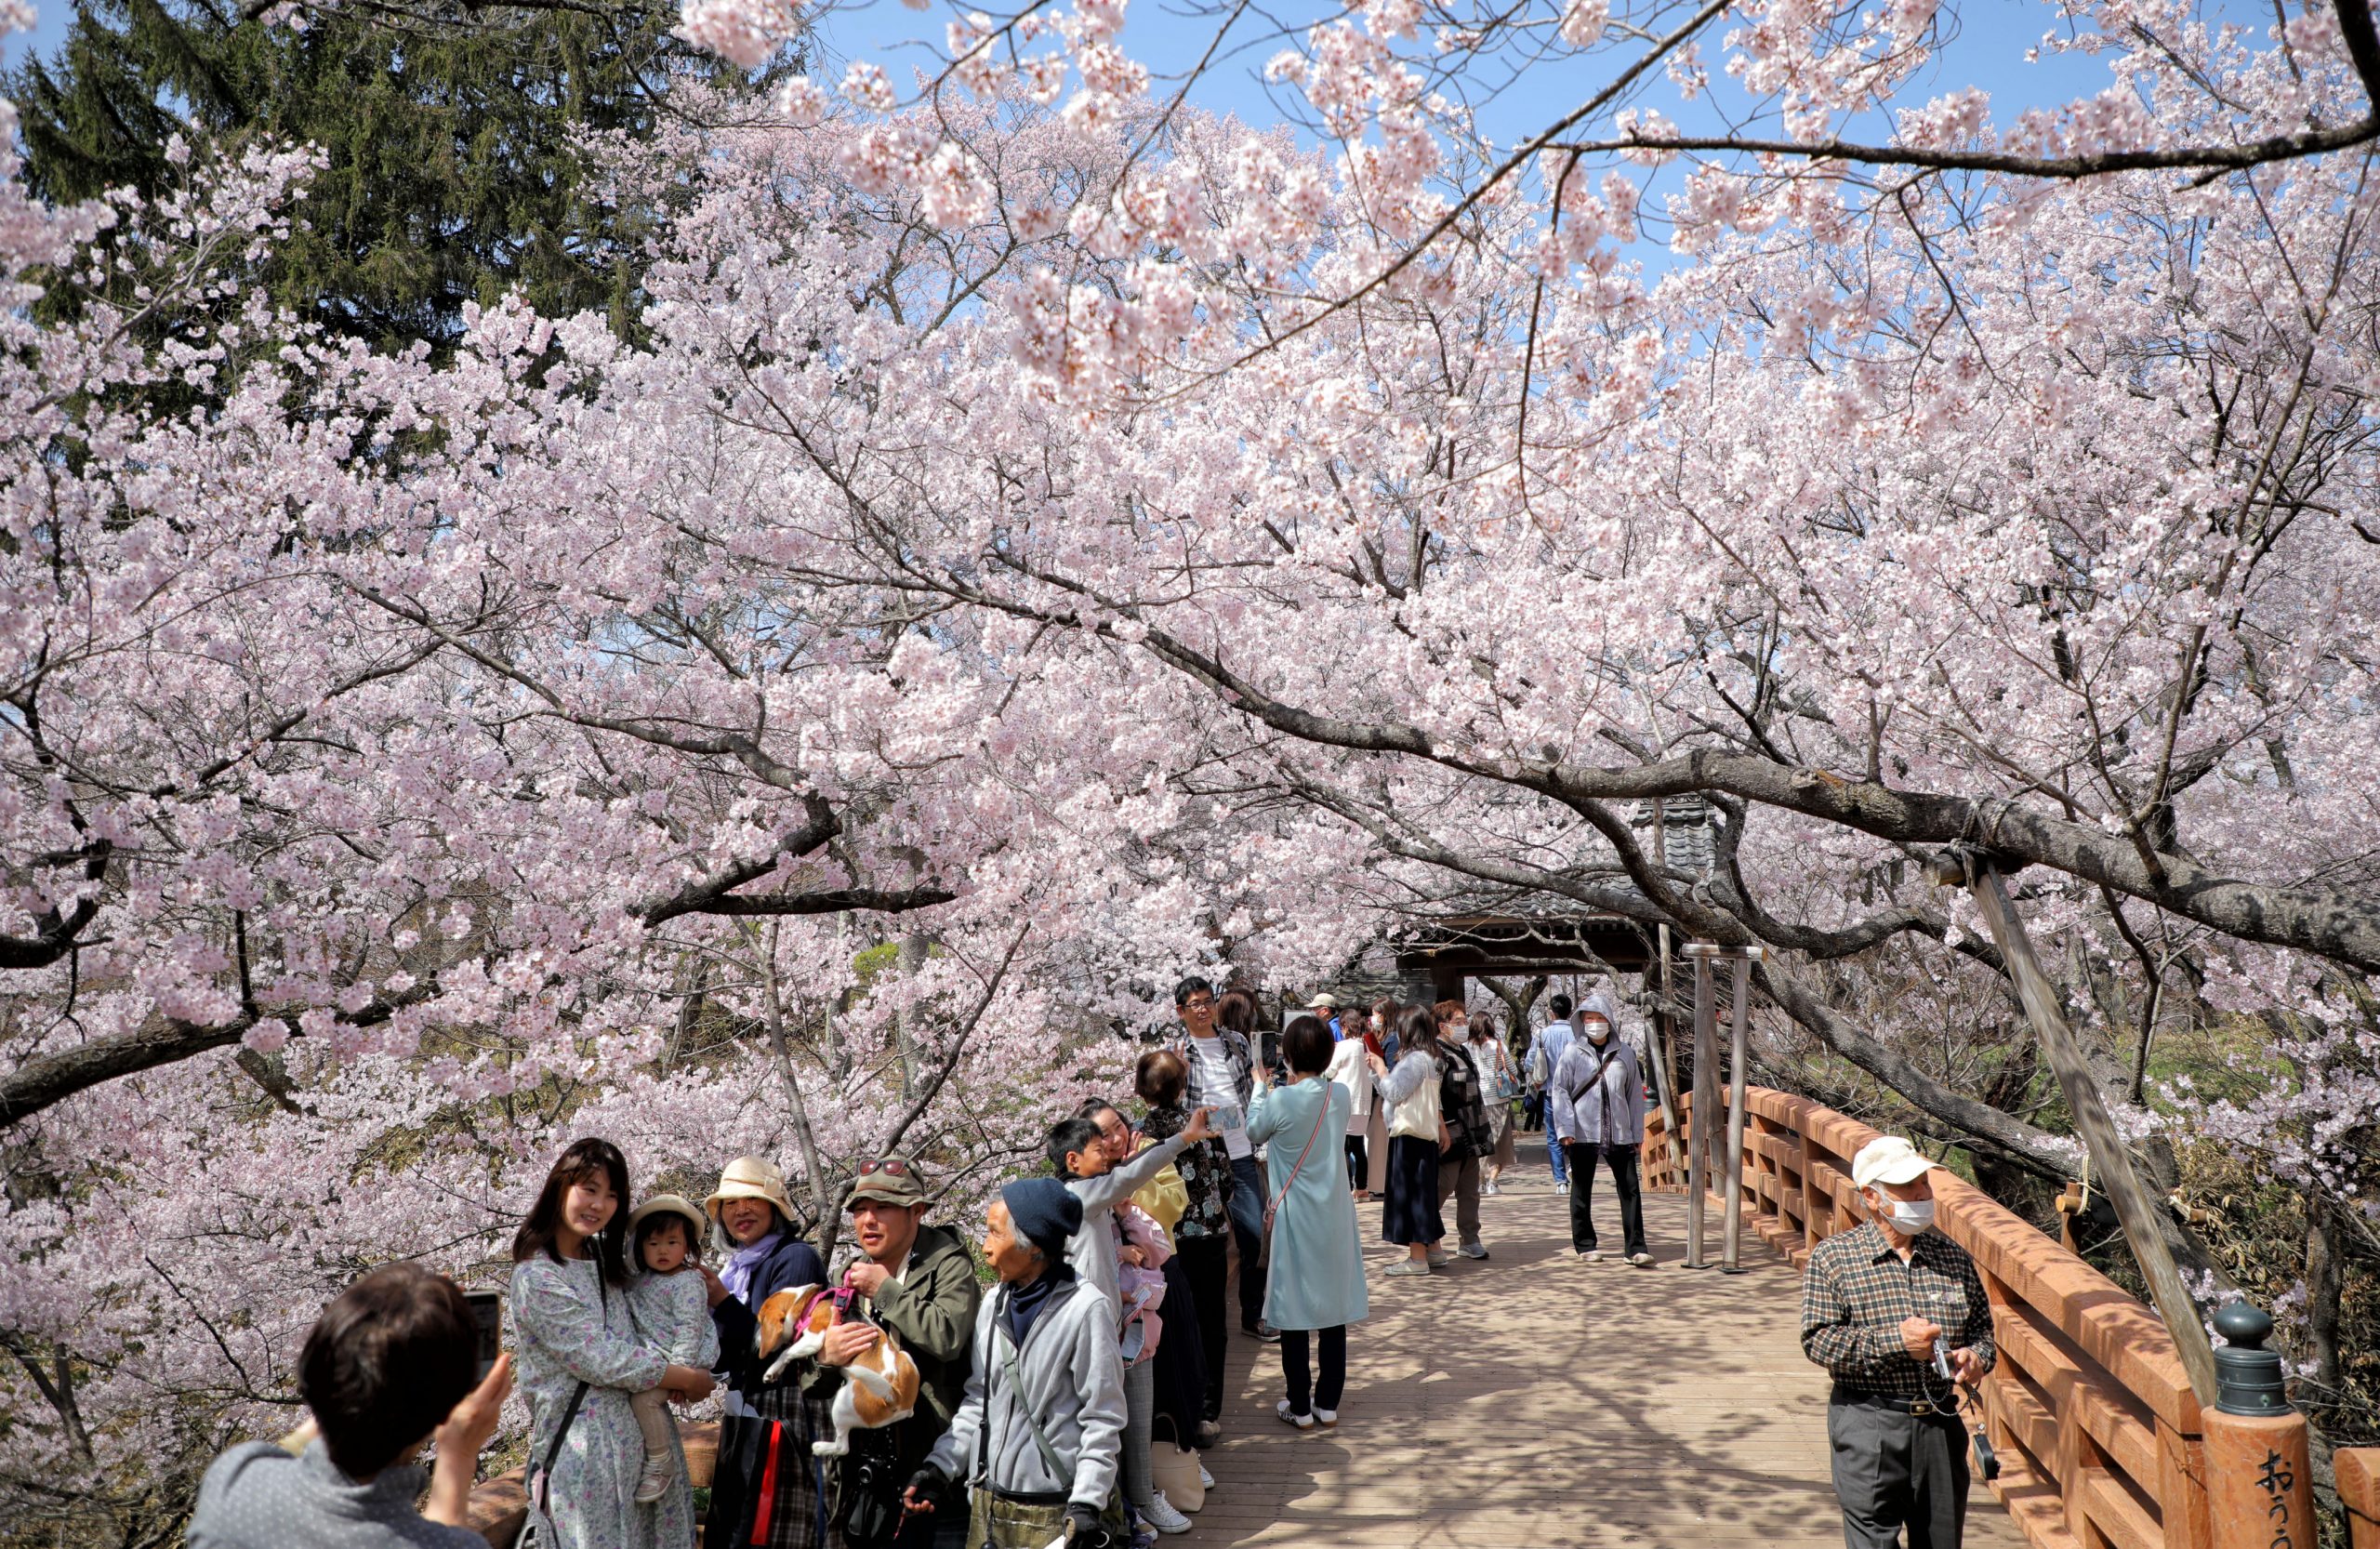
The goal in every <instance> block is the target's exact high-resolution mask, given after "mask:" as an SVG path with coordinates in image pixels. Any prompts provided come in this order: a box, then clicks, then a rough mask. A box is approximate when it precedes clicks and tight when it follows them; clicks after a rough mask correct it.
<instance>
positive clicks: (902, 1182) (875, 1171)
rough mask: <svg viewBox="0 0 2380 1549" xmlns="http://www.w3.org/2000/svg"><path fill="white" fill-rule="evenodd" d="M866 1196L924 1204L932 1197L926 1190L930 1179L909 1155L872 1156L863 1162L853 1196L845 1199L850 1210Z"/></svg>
mask: <svg viewBox="0 0 2380 1549" xmlns="http://www.w3.org/2000/svg"><path fill="white" fill-rule="evenodd" d="M863 1199H874V1200H876V1201H878V1202H879V1203H880V1204H886V1205H924V1204H931V1203H932V1197H931V1196H930V1195H928V1194H927V1193H926V1181H925V1178H924V1176H923V1175H922V1174H920V1173H919V1172H918V1164H917V1163H916V1162H913V1161H911V1160H910V1159H909V1158H906V1157H870V1158H868V1159H867V1160H866V1161H864V1162H862V1163H860V1164H859V1177H858V1179H857V1180H856V1181H854V1182H853V1185H852V1192H851V1198H849V1199H848V1200H846V1201H845V1203H844V1207H843V1208H844V1209H846V1210H849V1209H851V1208H852V1207H853V1206H854V1205H857V1204H858V1203H859V1202H860V1201H861V1200H863Z"/></svg>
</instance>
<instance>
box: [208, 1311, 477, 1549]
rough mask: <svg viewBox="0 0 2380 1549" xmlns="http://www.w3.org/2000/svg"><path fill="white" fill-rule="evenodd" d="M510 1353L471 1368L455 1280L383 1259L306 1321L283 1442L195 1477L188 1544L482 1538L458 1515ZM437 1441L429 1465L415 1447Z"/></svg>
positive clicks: (463, 1513) (392, 1546) (386, 1547)
mask: <svg viewBox="0 0 2380 1549" xmlns="http://www.w3.org/2000/svg"><path fill="white" fill-rule="evenodd" d="M511 1389H512V1357H509V1356H499V1357H496V1363H495V1365H494V1366H493V1367H492V1368H490V1369H489V1370H488V1371H487V1373H486V1375H485V1376H481V1375H480V1373H479V1331H478V1326H477V1320H476V1319H475V1318H474V1317H473V1316H472V1311H471V1308H470V1306H469V1304H467V1303H466V1302H465V1301H464V1299H463V1292H462V1291H461V1289H460V1288H459V1287H457V1286H456V1284H455V1282H454V1281H452V1280H450V1279H448V1278H445V1277H444V1276H443V1275H433V1274H431V1273H430V1271H428V1270H426V1269H424V1268H422V1267H421V1266H420V1265H418V1264H383V1265H382V1266H381V1267H380V1268H378V1269H375V1270H373V1271H372V1272H371V1273H369V1274H367V1275H365V1276H364V1278H362V1279H360V1280H357V1281H356V1282H355V1283H354V1284H353V1285H351V1286H350V1287H348V1288H347V1290H346V1291H342V1292H340V1293H339V1295H338V1297H337V1299H336V1300H335V1301H333V1302H332V1303H331V1304H330V1305H328V1306H326V1307H324V1309H323V1315H322V1317H319V1318H317V1319H316V1320H315V1322H314V1327H313V1330H312V1331H311V1332H310V1333H308V1334H307V1336H306V1345H305V1349H304V1351H303V1352H302V1353H301V1354H300V1355H299V1357H298V1397H300V1398H302V1399H303V1400H305V1404H306V1409H307V1411H308V1413H309V1414H310V1415H311V1418H310V1419H309V1420H308V1421H307V1422H306V1423H305V1424H304V1425H302V1426H300V1427H299V1428H298V1431H297V1432H296V1434H294V1435H293V1436H290V1437H289V1438H288V1439H287V1440H286V1441H283V1442H271V1441H251V1442H244V1443H242V1444H241V1445H240V1446H237V1447H234V1448H232V1449H231V1450H230V1451H228V1452H226V1453H224V1454H223V1456H222V1457H220V1458H218V1459H217V1460H216V1462H215V1463H214V1466H212V1467H210V1468H209V1469H207V1471H206V1477H205V1480H204V1481H202V1482H201V1484H200V1485H199V1489H198V1506H197V1509H196V1511H194V1512H193V1513H192V1516H191V1521H190V1530H189V1535H188V1538H187V1540H186V1542H188V1543H189V1544H190V1545H191V1549H278V1546H279V1545H283V1544H290V1543H304V1544H308V1545H319V1546H322V1549H398V1546H400V1545H403V1546H407V1549H424V1546H427V1549H487V1541H486V1540H485V1539H483V1538H482V1537H481V1536H480V1535H479V1534H478V1533H475V1532H473V1531H471V1530H470V1528H469V1525H468V1524H469V1511H470V1496H471V1484H472V1481H473V1480H474V1479H475V1478H476V1476H477V1475H478V1472H479V1456H480V1449H482V1448H483V1447H485V1446H486V1445H487V1443H488V1438H489V1437H490V1436H494V1435H495V1434H496V1417H497V1415H498V1414H499V1413H500V1412H501V1411H502V1410H503V1408H504V1398H505V1395H506V1394H508V1393H509V1392H510V1391H511ZM432 1442H434V1443H436V1444H437V1448H438V1458H437V1463H436V1466H435V1467H434V1468H432V1469H431V1470H430V1476H429V1485H430V1495H429V1499H428V1500H427V1501H426V1502H424V1503H423V1504H422V1505H421V1506H420V1507H419V1508H418V1509H417V1508H416V1506H415V1504H414V1503H415V1502H416V1501H417V1500H419V1499H420V1498H421V1492H422V1483H423V1472H422V1470H421V1469H420V1468H419V1467H418V1466H417V1465H416V1463H415V1462H414V1459H415V1456H416V1454H417V1453H418V1452H420V1450H421V1449H422V1448H423V1447H424V1446H425V1445H428V1444H430V1443H432Z"/></svg>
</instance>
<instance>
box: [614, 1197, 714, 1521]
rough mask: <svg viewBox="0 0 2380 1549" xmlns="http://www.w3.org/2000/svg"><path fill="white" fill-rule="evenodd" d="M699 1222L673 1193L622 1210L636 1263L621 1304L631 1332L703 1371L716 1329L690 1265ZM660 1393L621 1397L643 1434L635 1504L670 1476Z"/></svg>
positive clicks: (673, 1468) (652, 1495) (651, 1497)
mask: <svg viewBox="0 0 2380 1549" xmlns="http://www.w3.org/2000/svg"><path fill="white" fill-rule="evenodd" d="M707 1224H708V1223H707V1221H706V1219H705V1218H704V1215H703V1212H702V1211H700V1210H699V1209H697V1208H695V1206H694V1203H693V1202H692V1201H691V1200H688V1199H684V1198H681V1197H679V1196H678V1195H675V1194H656V1195H655V1196H654V1197H653V1198H650V1199H647V1200H646V1201H645V1202H644V1203H643V1204H641V1205H640V1206H638V1207H637V1208H636V1211H635V1212H634V1213H632V1214H631V1215H629V1217H628V1248H629V1257H630V1258H631V1259H632V1260H634V1261H635V1264H636V1268H637V1277H636V1280H635V1283H634V1284H632V1285H631V1286H629V1288H628V1310H629V1312H630V1314H631V1316H633V1317H635V1319H636V1328H637V1332H638V1333H639V1334H641V1336H642V1343H644V1344H648V1345H650V1346H652V1347H653V1348H654V1349H655V1350H658V1351H659V1352H661V1354H662V1355H664V1356H666V1357H668V1358H669V1360H671V1361H672V1362H674V1363H675V1364H677V1365H680V1366H693V1367H700V1368H703V1369H705V1370H707V1369H708V1368H709V1366H710V1365H711V1363H712V1362H713V1361H715V1360H717V1359H718V1358H719V1330H718V1328H717V1326H716V1325H714V1324H713V1323H712V1322H711V1317H710V1298H709V1295H708V1293H707V1288H706V1287H705V1286H704V1284H703V1277H702V1271H701V1269H700V1268H699V1267H697V1263H698V1261H699V1260H700V1259H701V1257H702V1239H703V1227H704V1226H705V1225H707ZM668 1398H669V1396H668V1394H667V1393H665V1392H664V1391H662V1390H661V1389H660V1388H657V1387H656V1388H648V1389H647V1390H645V1391H644V1392H642V1393H640V1394H638V1395H636V1396H635V1397H632V1398H630V1399H629V1400H628V1409H629V1410H630V1411H631V1412H632V1413H634V1414H635V1416H636V1425H637V1430H638V1431H639V1433H641V1435H642V1436H643V1437H644V1472H643V1473H642V1474H641V1475H640V1476H638V1477H637V1482H636V1499H637V1503H638V1504H640V1505H642V1504H644V1503H649V1502H653V1501H658V1500H660V1499H661V1497H662V1495H663V1494H664V1493H665V1492H667V1491H668V1489H669V1485H670V1482H671V1480H672V1479H673V1478H675V1477H676V1475H677V1471H678V1450H677V1448H676V1447H674V1446H673V1445H671V1442H672V1440H673V1438H674V1436H675V1435H676V1431H677V1427H676V1425H675V1424H674V1423H672V1422H671V1421H670V1418H669V1402H668Z"/></svg>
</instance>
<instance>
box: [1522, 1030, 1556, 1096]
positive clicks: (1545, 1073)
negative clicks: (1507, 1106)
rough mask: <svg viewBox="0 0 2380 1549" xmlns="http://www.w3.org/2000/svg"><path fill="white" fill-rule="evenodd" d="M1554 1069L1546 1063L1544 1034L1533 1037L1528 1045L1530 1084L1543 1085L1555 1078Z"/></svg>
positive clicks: (1534, 1085)
mask: <svg viewBox="0 0 2380 1549" xmlns="http://www.w3.org/2000/svg"><path fill="white" fill-rule="evenodd" d="M1553 1077H1554V1071H1553V1069H1552V1068H1551V1067H1550V1066H1547V1065H1546V1063H1545V1039H1544V1036H1543V1035H1542V1034H1540V1035H1539V1036H1538V1037H1536V1038H1534V1039H1530V1040H1529V1045H1528V1084H1529V1085H1531V1086H1533V1087H1541V1086H1543V1085H1544V1084H1545V1083H1546V1082H1547V1081H1549V1080H1551V1079H1553Z"/></svg>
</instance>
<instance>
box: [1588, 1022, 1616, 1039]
mask: <svg viewBox="0 0 2380 1549" xmlns="http://www.w3.org/2000/svg"><path fill="white" fill-rule="evenodd" d="M1587 1041H1588V1042H1589V1043H1609V1042H1610V1041H1611V1029H1610V1028H1608V1027H1607V1026H1603V1025H1602V1024H1601V1023H1597V1024H1596V1025H1595V1026H1592V1027H1589V1028H1588V1029H1587Z"/></svg>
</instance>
